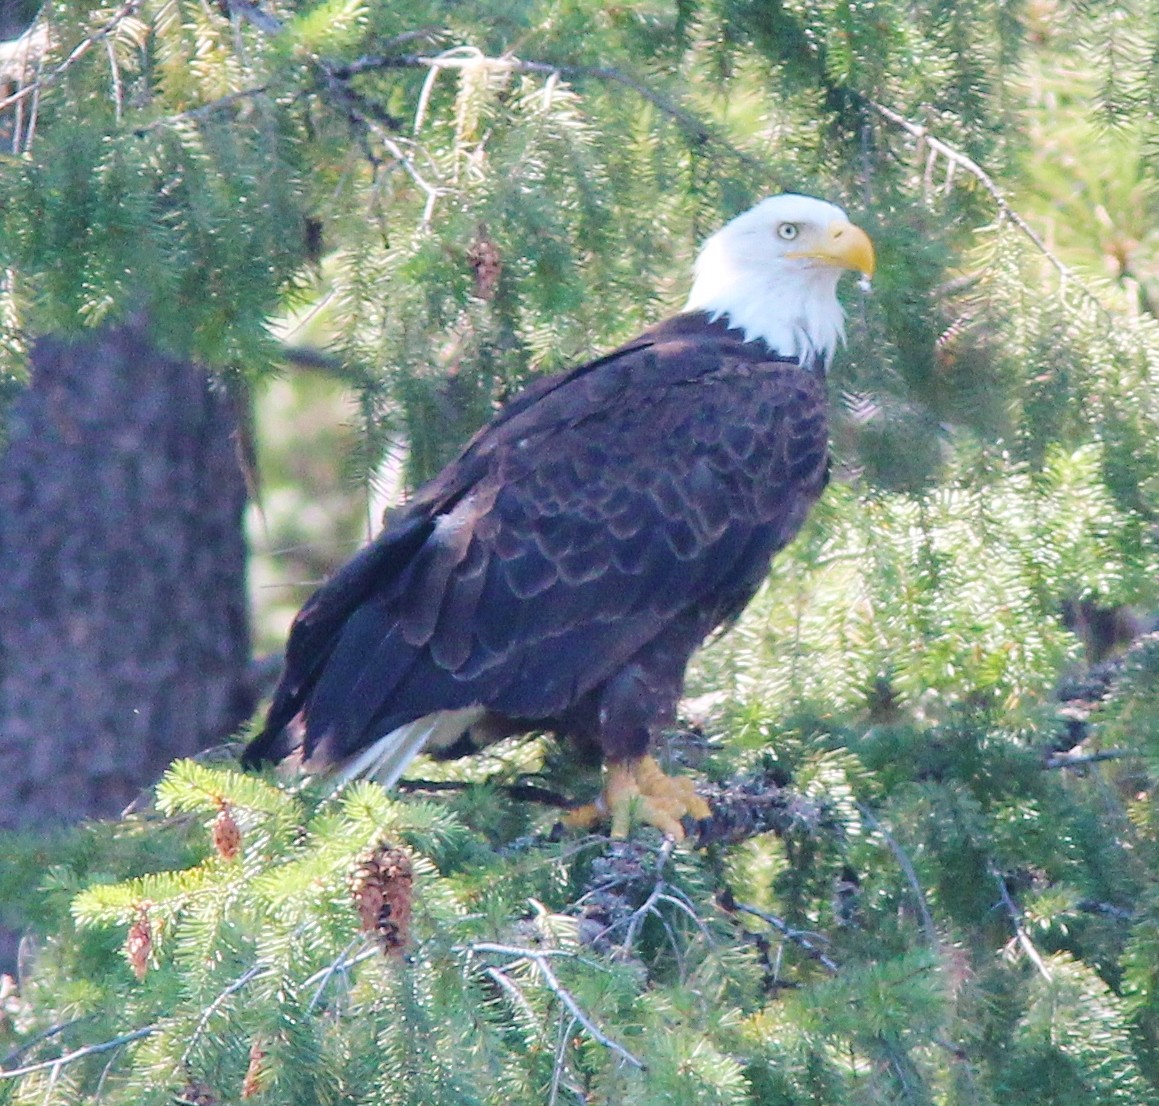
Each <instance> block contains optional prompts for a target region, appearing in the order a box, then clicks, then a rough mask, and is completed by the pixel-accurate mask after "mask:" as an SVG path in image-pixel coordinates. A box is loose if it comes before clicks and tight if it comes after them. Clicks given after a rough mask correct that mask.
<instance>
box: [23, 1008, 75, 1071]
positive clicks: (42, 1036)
mask: <svg viewBox="0 0 1159 1106" xmlns="http://www.w3.org/2000/svg"><path fill="white" fill-rule="evenodd" d="M92 1017H93V1015H92V1014H86V1015H85V1016H84V1017H83V1018H73V1019H72V1020H71V1021H67V1022H60V1023H59V1024H57V1025H50V1026H49V1027H48V1028H47V1029H45V1030H43V1031H42V1032H40V1033H37V1034H36V1036H35V1037H33V1038H32V1040H30V1041H25V1042H24V1044H22V1045H19V1046H18V1047H17V1048H14V1049H13V1050H12V1051H11V1052H9V1053H8V1055H7V1056H5V1057H4V1059H3V1060H0V1071H3V1070H4V1066H5V1065H7V1064H15V1063H16V1062H17V1061H18V1060H19V1059H20V1058H21V1057H22V1056H26V1055H27V1054H28V1053H29V1052H31V1051H32V1050H33V1049H34V1048H36V1046H37V1045H39V1044H43V1043H44V1042H45V1041H48V1040H51V1039H52V1038H53V1037H56V1036H57V1035H59V1034H61V1033H63V1032H64V1031H65V1030H66V1029H71V1028H72V1027H73V1026H74V1025H81V1024H83V1023H84V1022H87V1021H91V1020H92Z"/></svg>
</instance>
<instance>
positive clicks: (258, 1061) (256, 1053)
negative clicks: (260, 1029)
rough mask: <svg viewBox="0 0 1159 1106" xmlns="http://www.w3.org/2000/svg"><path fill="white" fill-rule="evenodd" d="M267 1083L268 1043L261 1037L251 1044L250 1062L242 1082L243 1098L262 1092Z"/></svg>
mask: <svg viewBox="0 0 1159 1106" xmlns="http://www.w3.org/2000/svg"><path fill="white" fill-rule="evenodd" d="M265 1083H266V1044H265V1041H263V1040H262V1039H261V1038H260V1037H257V1038H255V1039H254V1043H253V1044H252V1045H250V1063H249V1067H248V1068H246V1071H245V1078H244V1079H243V1080H242V1083H241V1096H242V1098H253V1097H254V1095H256V1094H260V1093H261V1092H262V1088H263V1087H264V1086H265Z"/></svg>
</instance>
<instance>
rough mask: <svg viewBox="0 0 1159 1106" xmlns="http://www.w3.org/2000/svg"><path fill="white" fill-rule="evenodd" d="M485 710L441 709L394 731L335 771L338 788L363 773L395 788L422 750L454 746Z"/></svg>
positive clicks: (471, 708)
mask: <svg viewBox="0 0 1159 1106" xmlns="http://www.w3.org/2000/svg"><path fill="white" fill-rule="evenodd" d="M483 713H484V712H483V708H482V707H467V708H465V709H463V710H440V711H436V712H435V713H434V714H427V715H424V716H423V717H422V718H416V719H415V720H414V721H413V722H407V723H406V725H404V726H399V727H398V729H396V730H391V731H390V733H388V734H385V735H384V736H383V737H380V738H379V739H378V740H377V741H376V742H375V743H374V744H373V745H370V746H368V747H367V748H365V749H363V750H362V751H361V752H360V753H358V754H357V755H356V756H354V757H352V758H351V759H350V760H348V761H347V762H346V763H345V764H343V765H342V767H341V768H339V769H338V770H337V771H336V772H335V773H334V774H333V776H332V777H331V778H332V779H333V781H334V785H335V788H336V789H337V788H340V787H345V786H346V784H348V783H349V782H350V781H351V780H355V779H359V778H361V777H363V776H365V777H367V778H370V779H376V780H378V782H379V783H380V784H382V786H383V787H393V786H394V785H395V784H396V783H398V778H399V776H401V775H402V774H403V772H404V771H405V770H406V766H407V765H408V764H410V762H411V761H412V760H414V758H415V757H416V756H418V755H419V753H421V752H422V751H423V750H424V749H428V748H432V749H441V748H445V747H446V746H447V745H450V744H451V743H452V742H454V741H455V740H456V739H457V738H458V737H459V735H460V734H461V733H463V731H464V730H466V729H468V728H469V727H470V726H472V725H473V724H474V723H476V722H478V721H479V719H480V718H482V717H483Z"/></svg>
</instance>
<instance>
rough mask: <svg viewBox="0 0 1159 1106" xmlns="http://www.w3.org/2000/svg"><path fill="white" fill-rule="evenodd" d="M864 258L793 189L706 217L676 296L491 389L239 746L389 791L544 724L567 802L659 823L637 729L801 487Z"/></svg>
mask: <svg viewBox="0 0 1159 1106" xmlns="http://www.w3.org/2000/svg"><path fill="white" fill-rule="evenodd" d="M873 268H874V255H873V247H872V245H871V244H870V240H869V238H868V236H867V235H866V234H865V232H864V231H862V230H860V229H859V228H858V227H856V226H854V225H853V224H851V223H850V222H849V220H848V218H847V217H846V215H845V213H844V212H843V211H842V210H841V209H840V208H838V207H835V206H834V205H832V204H829V203H825V202H823V201H821V200H817V199H813V198H811V197H808V196H799V195H781V196H774V197H771V198H769V199H766V200H763V201H762V202H761V203H758V204H757V205H756V206H755V207H753V208H752V209H751V210H749V211H747V212H745V213H744V214H742V215H740V216H738V217H737V218H735V219H733V220H732V222H730V223H728V224H727V225H726V226H725V227H723V228H722V229H721V230H719V231H717V232H716V233H715V234H714V235H712V236H711V237H710V238H709V239H708V240H707V241H706V242H705V243H704V246H703V248H702V249H701V252H700V254H699V256H698V258H697V260H696V265H695V276H694V280H693V284H692V292H691V295H690V296H689V299H688V303H687V305H686V307H685V309H684V311H683V312H682V313H681V314H679V315H677V316H675V317H674V318H671V319H668V320H667V321H665V322H662V323H660V324H659V325H657V326H654V327H653V328H651V329H650V330H647V331H645V332H644V333H643V334H641V335H640V336H639V337H638V338H635V339H633V340H632V341H630V342H628V343H626V344H625V345H623V346H620V347H619V349H616V350H613V351H612V352H611V353H608V354H606V355H604V356H603V357H599V358H597V359H596V360H594V361H591V362H588V363H587V364H585V365H581V366H579V367H578V368H575V369H572V370H571V371H570V372H567V373H563V374H561V375H558V376H553V377H549V378H547V379H543V380H540V381H538V382H537V383H535V384H533V385H532V386H531V387H529V388H528V389H527V390H526V391H524V392H523V393H522V394H520V395H519V396H517V397H516V398H515V399H513V400H512V401H511V402H510V403H508V404H507V405H506V407H504V408H503V409H502V410H501V411H500V412H499V413H498V414H497V415H496V416H495V418H494V419H492V420H491V422H490V423H489V424H488V425H487V426H485V427H484V428H483V429H482V430H480V431H479V432H478V433H477V434H476V435H475V437H474V438H473V439H472V440H471V441H470V442H469V443H468V444H467V446H466V448H465V449H464V450H463V452H462V453H461V454H460V455H459V457H458V458H457V459H456V460H455V461H453V462H451V464H449V465H448V466H447V467H446V468H445V469H444V470H443V471H442V472H441V473H440V474H439V475H438V476H437V477H435V478H434V479H433V480H432V481H430V483H428V484H427V485H425V486H424V487H423V488H421V489H420V490H419V491H418V492H417V493H416V494H415V495H414V497H413V498H412V499H411V500H410V501H409V503H408V504H407V505H406V506H405V507H404V508H402V509H400V510H399V511H398V512H397V513H395V514H393V515H392V517H391V519H390V522H389V525H388V526H387V527H386V529H385V530H384V531H383V532H382V533H381V534H380V535H379V536H378V538H377V539H376V540H375V541H374V542H372V543H371V544H370V545H369V546H367V547H366V548H365V549H363V550H362V551H361V552H360V553H359V554H358V555H357V556H356V557H355V558H354V559H353V560H352V561H350V562H349V563H348V564H346V565H345V566H344V567H343V568H341V569H340V570H339V571H338V572H337V573H336V574H335V575H334V576H333V578H332V579H330V581H329V582H328V583H326V584H325V585H324V586H323V587H321V588H320V589H319V590H318V591H317V592H316V593H315V594H314V596H313V597H312V598H311V599H310V600H309V601H308V602H307V603H306V605H305V606H304V607H303V608H302V610H301V612H300V613H299V615H298V616H297V618H296V620H295V621H294V625H293V628H292V630H291V632H290V638H289V643H288V645H287V647H286V661H285V669H284V671H283V674H282V677H281V682H280V684H279V686H278V688H277V690H276V692H275V694H274V698H273V702H272V704H271V706H270V708H269V714H268V717H267V719H266V723H265V728H264V729H263V730H262V732H261V733H260V734H259V735H258V736H257V737H256V738H255V739H254V740H253V741H252V742H251V743H250V745H249V746H248V747H247V749H246V750H245V753H244V757H243V761H244V763H246V764H247V765H249V766H253V765H257V764H259V763H261V762H263V761H271V760H272V761H277V760H281V759H283V758H284V757H286V756H288V755H290V754H291V753H297V754H298V755H299V756H300V757H301V760H302V763H303V765H304V766H305V768H306V769H307V770H309V771H337V772H339V773H341V776H342V778H344V779H345V778H351V777H353V776H356V775H373V776H376V777H377V778H378V779H379V780H381V781H382V783H383V784H384V785H386V786H388V787H389V786H391V785H392V784H393V783H395V781H397V780H398V778H399V776H400V774H401V773H402V772H403V770H404V769H405V767H406V765H407V764H408V762H409V761H410V760H411V759H412V758H413V757H414V756H416V755H417V754H419V753H421V752H424V751H425V752H429V753H433V754H435V755H439V754H442V755H457V754H459V753H463V752H468V751H471V750H472V749H474V748H477V747H479V746H481V745H482V744H485V743H486V742H487V741H491V740H495V739H496V738H498V737H502V736H506V735H509V734H513V733H518V732H525V731H530V730H548V731H554V732H555V733H557V734H559V735H561V736H564V737H567V738H569V739H572V740H574V741H576V742H578V743H580V744H581V745H586V746H589V747H594V748H595V749H596V750H597V751H598V752H599V753H601V754H602V756H603V759H604V764H605V782H604V792H603V796H602V798H601V800H600V801H599V802H598V803H596V804H592V805H591V806H589V807H587V808H584V809H583V811H581V812H580V813H579V814H577V815H576V817H575V819H574V820H575V821H576V822H585V821H594V820H595V819H596V818H598V817H601V816H607V815H611V818H612V827H613V832H618V833H623V832H625V831H626V828H627V824H628V819H629V816H630V813H631V814H632V815H634V816H635V817H637V818H639V819H640V820H642V821H644V822H648V823H651V824H653V825H655V826H657V827H659V828H660V829H661V830H662V831H664V832H665V833H668V834H670V835H672V836H674V837H677V838H679V837H681V836H682V829H681V824H680V819H681V818H682V817H684V816H685V815H692V816H693V817H696V818H702V817H705V816H707V814H708V808H707V806H706V805H705V803H704V802H703V800H701V799H700V798H699V797H698V796H697V795H696V794H695V792H694V791H693V789H692V784H691V781H690V780H688V779H686V778H685V779H681V778H672V777H668V776H666V775H665V774H663V772H661V770H660V768H659V767H658V765H657V764H656V762H655V760H654V759H653V758H652V757H650V756H649V755H648V750H649V747H650V745H651V743H652V741H653V739H654V738H655V737H656V736H657V734H658V732H659V731H660V730H662V729H663V728H664V727H666V726H670V725H671V724H672V722H673V720H674V717H675V711H676V705H677V701H678V700H679V698H680V694H681V690H682V687H683V683H684V671H685V668H686V666H687V664H688V661H689V658H690V657H691V656H692V653H693V652H694V650H695V649H696V648H697V646H698V645H699V644H700V643H701V642H702V641H703V640H704V638H705V637H706V636H707V635H708V634H709V633H711V632H712V630H713V629H715V628H716V627H718V626H720V625H721V624H722V623H726V622H728V621H729V620H730V619H733V618H735V617H736V616H737V615H738V614H739V613H740V612H741V610H742V609H743V608H744V607H745V605H746V604H747V603H748V602H749V600H750V599H751V598H752V596H753V594H754V593H755V591H756V590H757V588H758V586H759V585H760V583H761V581H762V580H763V579H764V578H765V576H766V574H767V573H768V569H769V563H770V561H771V559H772V557H773V556H774V554H776V553H777V551H778V550H780V549H782V548H783V547H784V546H785V545H786V544H787V543H788V542H789V541H790V540H791V539H792V538H793V537H794V535H795V534H796V533H797V531H798V530H799V529H800V527H801V524H802V523H803V522H804V520H805V516H806V515H807V514H808V512H809V509H810V508H811V506H812V505H813V503H814V502H815V501H816V499H817V497H818V496H819V495H820V494H821V492H822V490H823V489H824V487H825V483H826V480H827V474H828V438H827V430H826V417H825V382H824V381H825V373H826V370H827V368H828V366H829V363H830V360H831V358H832V356H833V353H834V350H835V348H836V346H837V345H838V343H839V342H840V340H841V338H842V323H843V314H842V311H841V307H840V305H839V304H838V301H837V294H836V293H837V282H838V278H839V277H840V275H841V273H842V272H843V271H845V270H855V271H860V272H862V273H863V274H865V275H866V276H867V277H868V276H869V275H871V274H872V273H873Z"/></svg>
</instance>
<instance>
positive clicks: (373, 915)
mask: <svg viewBox="0 0 1159 1106" xmlns="http://www.w3.org/2000/svg"><path fill="white" fill-rule="evenodd" d="M350 894H351V897H352V898H353V899H354V905H355V907H356V909H357V910H358V917H359V920H360V921H361V924H362V929H363V931H364V932H365V933H373V934H375V935H376V936H377V937H378V940H379V943H380V944H381V945H382V950H383V952H401V950H402V949H403V948H405V947H406V944H407V941H408V940H409V937H410V916H411V905H412V902H413V898H414V871H413V868H412V866H411V862H410V857H409V856H408V855H407V853H406V852H404V851H403V850H402V849H400V848H398V847H397V846H396V845H389V844H386V843H385V842H383V843H380V844H378V845H375V846H374V847H373V848H371V849H370V850H369V851H368V852H367V853H365V854H364V855H363V856H362V857H361V858H359V861H358V864H357V865H356V867H355V868H354V871H353V872H351V874H350Z"/></svg>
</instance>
